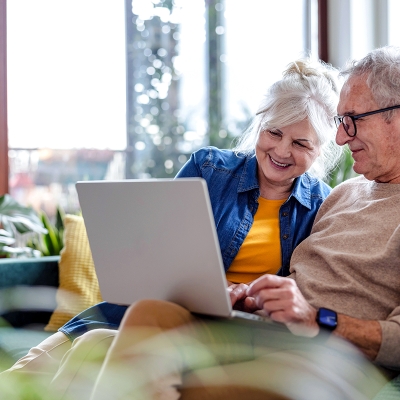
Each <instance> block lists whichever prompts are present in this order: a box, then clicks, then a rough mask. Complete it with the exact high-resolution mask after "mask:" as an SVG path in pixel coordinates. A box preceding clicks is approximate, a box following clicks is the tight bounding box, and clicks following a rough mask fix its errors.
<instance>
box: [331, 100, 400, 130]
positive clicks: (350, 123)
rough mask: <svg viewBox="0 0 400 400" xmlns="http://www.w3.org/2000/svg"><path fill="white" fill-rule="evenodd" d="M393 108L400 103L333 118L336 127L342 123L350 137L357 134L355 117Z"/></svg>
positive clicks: (399, 106)
mask: <svg viewBox="0 0 400 400" xmlns="http://www.w3.org/2000/svg"><path fill="white" fill-rule="evenodd" d="M395 108H400V105H398V106H392V107H387V108H381V109H380V110H375V111H370V112H367V113H364V114H357V115H343V116H339V115H336V116H335V117H333V118H334V119H335V124H336V128H339V125H340V124H343V128H344V130H345V131H346V133H347V134H348V135H349V136H350V137H354V136H356V135H357V126H356V120H357V119H359V118H362V117H367V116H368V115H373V114H379V113H382V112H385V111H390V110H394V109H395Z"/></svg>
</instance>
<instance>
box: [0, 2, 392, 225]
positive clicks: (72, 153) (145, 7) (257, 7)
mask: <svg viewBox="0 0 400 400" xmlns="http://www.w3.org/2000/svg"><path fill="white" fill-rule="evenodd" d="M396 15H397V16H398V15H400V2H399V1H398V0H280V1H275V0H247V1H245V2H243V1H241V0H112V1H110V0H69V1H68V2H65V1H61V0H35V1H32V0H18V1H13V0H8V1H7V0H0V18H1V21H0V22H1V35H0V36H1V46H0V52H1V65H0V83H1V85H0V91H1V93H0V148H1V149H0V151H1V159H0V195H2V194H5V193H9V194H10V195H11V196H12V197H13V198H14V199H15V200H17V201H18V202H20V203H21V204H24V205H29V206H32V207H33V208H34V209H36V210H43V211H44V212H45V213H46V214H47V215H48V216H49V218H54V217H55V215H56V210H57V208H61V209H62V210H63V211H65V212H68V213H76V212H78V211H79V204H78V200H77V195H76V191H75V182H76V181H77V180H88V179H91V180H93V179H125V178H127V179H129V178H151V177H155V178H161V177H171V178H172V177H174V176H175V174H176V173H177V172H178V170H179V169H180V168H181V167H182V165H183V164H184V163H185V162H186V160H187V159H188V157H189V156H190V154H191V153H192V152H193V151H195V150H196V149H198V148H200V147H202V146H205V145H209V144H210V145H214V146H218V147H221V148H229V147H231V144H232V140H233V139H234V138H235V137H236V136H237V135H238V134H240V133H241V132H242V131H243V130H244V129H245V128H246V127H247V125H248V123H249V121H250V119H251V118H252V116H253V115H254V113H255V112H256V110H257V106H258V104H259V103H260V101H261V99H262V96H263V95H264V93H265V91H266V88H267V86H268V85H270V84H271V83H272V82H274V81H275V80H277V79H279V78H280V77H281V73H282V70H283V69H284V68H285V66H286V65H287V64H288V63H289V62H290V61H292V60H294V59H295V58H298V57H300V56H302V55H305V54H311V55H312V56H313V57H316V58H321V59H323V60H324V61H326V62H329V63H331V64H333V65H334V66H336V67H339V68H341V67H343V66H345V64H346V62H347V61H349V60H352V59H357V58H360V57H363V56H364V55H365V54H366V53H367V52H368V51H369V50H371V49H373V48H375V47H379V46H382V45H386V44H393V45H400V26H399V24H398V23H397V24H396V22H395V18H396ZM351 175H352V172H351V159H349V157H348V156H345V157H344V159H343V161H342V163H341V165H340V167H339V168H338V169H337V171H335V173H334V174H333V175H332V176H331V178H330V180H329V182H328V183H329V184H331V185H332V186H335V185H336V184H337V183H339V182H341V181H342V180H344V179H347V178H348V177H350V176H351Z"/></svg>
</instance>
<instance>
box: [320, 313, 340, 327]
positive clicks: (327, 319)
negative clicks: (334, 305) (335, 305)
mask: <svg viewBox="0 0 400 400" xmlns="http://www.w3.org/2000/svg"><path fill="white" fill-rule="evenodd" d="M318 322H319V324H320V325H321V326H324V327H326V328H328V329H335V328H336V326H337V314H336V313H335V311H332V310H328V309H327V308H320V309H319V313H318Z"/></svg>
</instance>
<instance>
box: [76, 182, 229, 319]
mask: <svg viewBox="0 0 400 400" xmlns="http://www.w3.org/2000/svg"><path fill="white" fill-rule="evenodd" d="M76 188H77V192H78V196H79V202H80V206H81V209H82V215H83V218H84V221H85V225H86V230H87V234H88V238H89V243H90V247H91V251H92V256H93V261H94V264H95V268H96V273H97V277H98V280H99V285H100V290H101V294H102V297H103V299H104V300H106V301H108V302H111V303H117V304H131V303H133V302H134V301H136V300H139V299H145V298H148V299H162V300H169V301H172V302H175V303H177V304H180V305H182V306H184V307H186V308H188V309H189V310H190V311H192V312H197V313H202V314H209V315H215V316H229V315H230V312H231V309H232V308H231V304H230V300H229V296H228V294H227V292H226V290H225V288H226V280H225V273H224V268H223V264H222V258H221V254H220V248H219V243H218V237H217V234H216V230H215V222H214V218H213V214H212V209H211V204H210V199H209V195H208V189H207V184H206V182H205V181H204V180H203V179H201V178H184V179H177V180H169V179H151V180H122V181H83V182H77V184H76Z"/></svg>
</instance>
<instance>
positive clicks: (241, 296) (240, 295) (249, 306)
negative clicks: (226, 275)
mask: <svg viewBox="0 0 400 400" xmlns="http://www.w3.org/2000/svg"><path fill="white" fill-rule="evenodd" d="M227 282H228V289H227V290H228V293H229V297H230V298H231V303H232V307H233V308H234V309H235V310H239V311H246V312H249V313H253V312H254V311H257V310H258V307H257V306H256V304H255V301H254V299H253V298H252V297H248V296H247V290H248V288H249V285H247V284H245V283H232V282H230V281H227Z"/></svg>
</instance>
